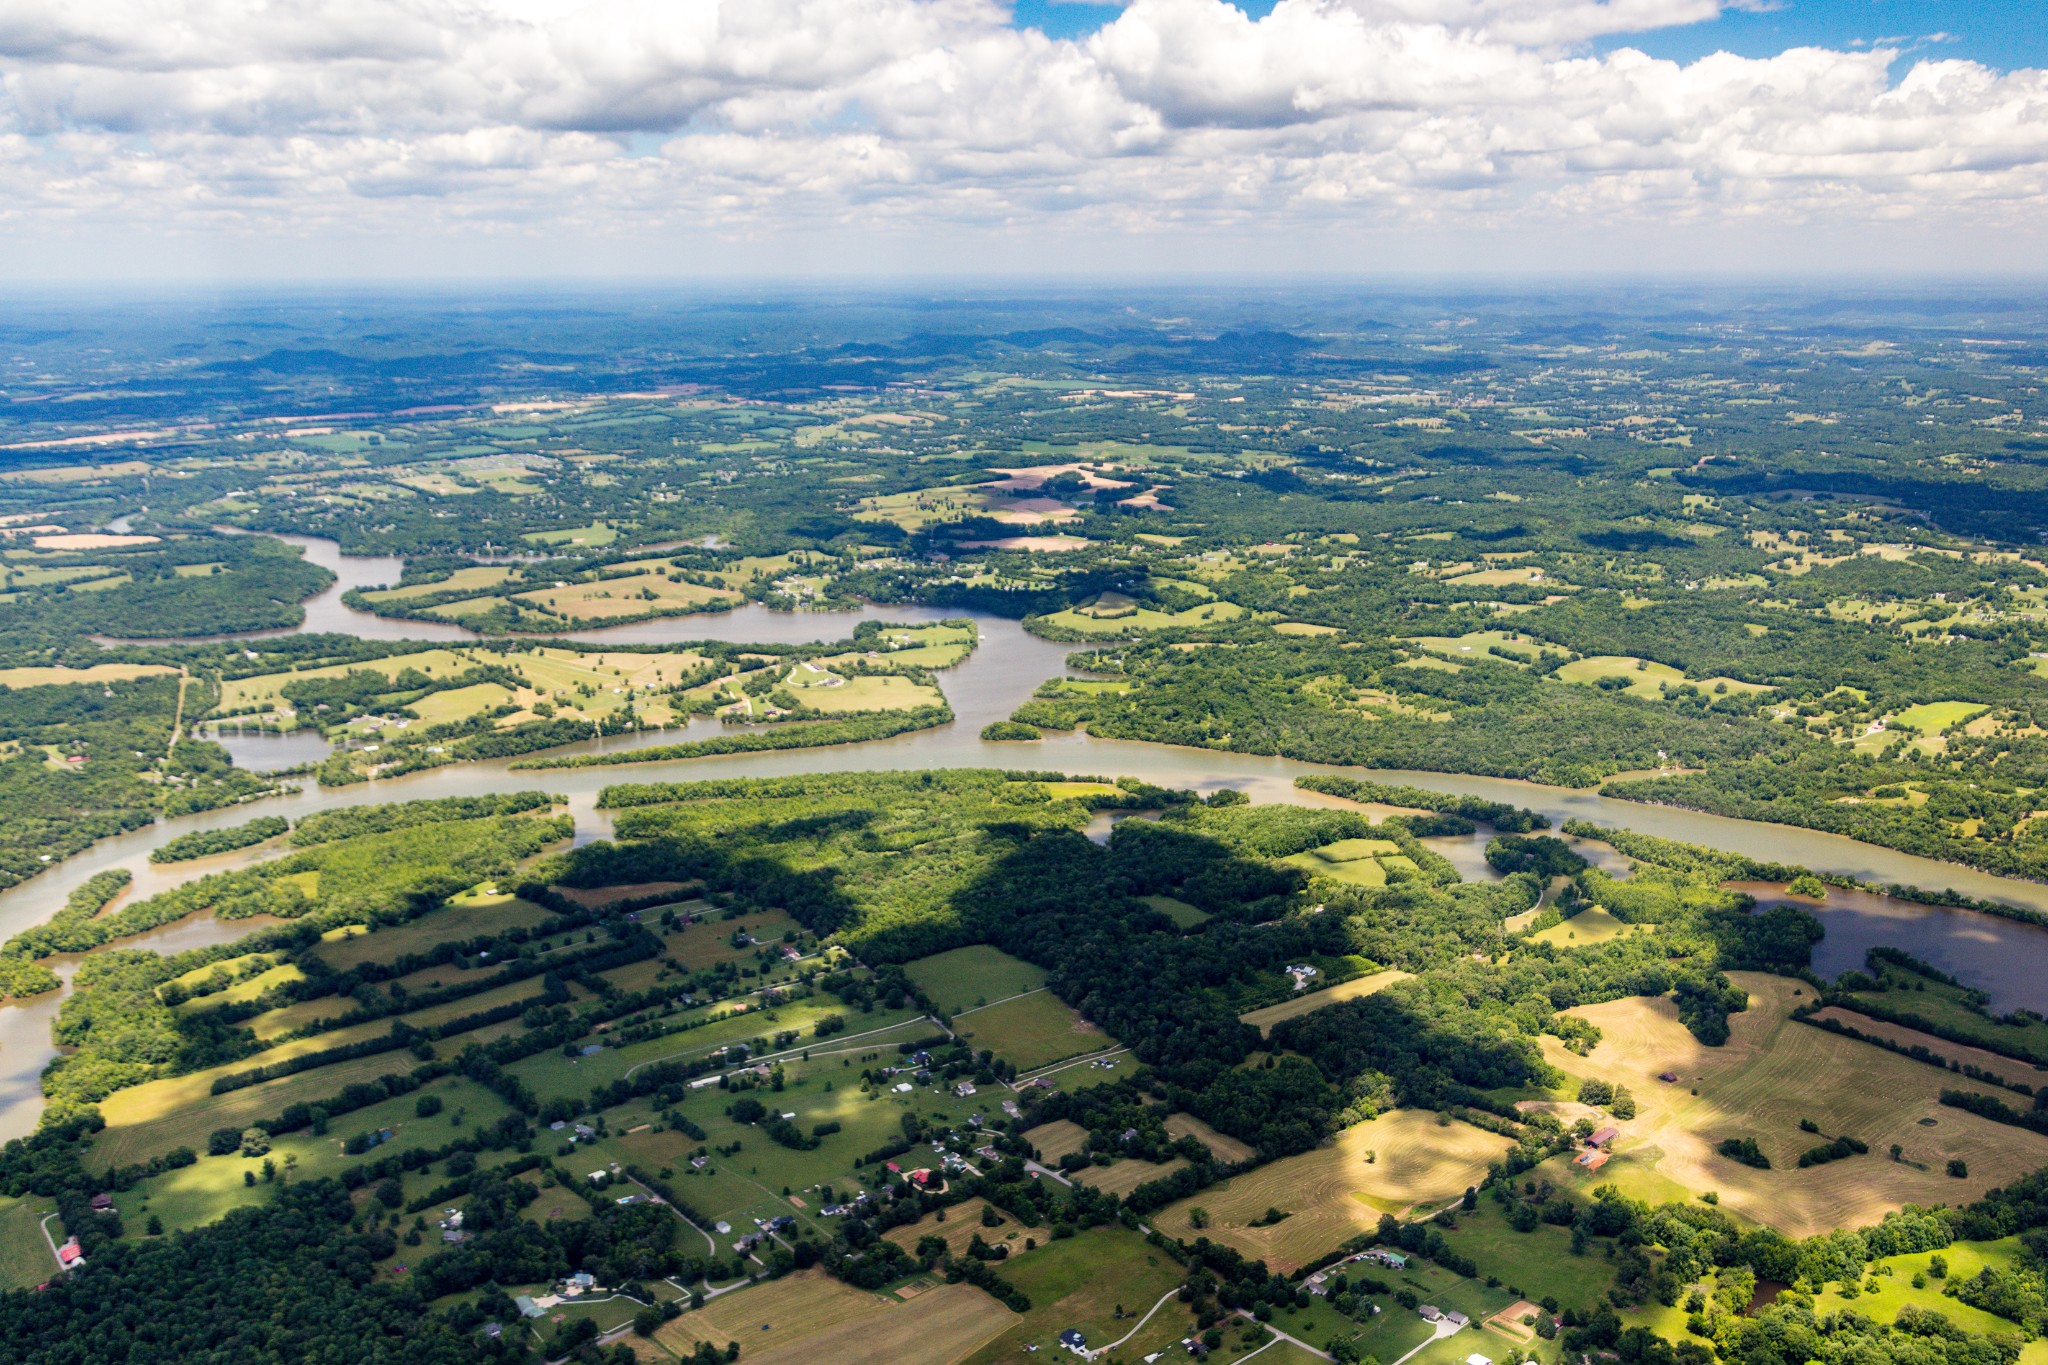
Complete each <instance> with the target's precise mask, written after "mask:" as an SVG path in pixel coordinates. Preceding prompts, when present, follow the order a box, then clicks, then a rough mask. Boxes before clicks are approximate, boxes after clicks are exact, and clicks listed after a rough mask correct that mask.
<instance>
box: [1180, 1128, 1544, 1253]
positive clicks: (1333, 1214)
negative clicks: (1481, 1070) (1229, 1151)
mask: <svg viewBox="0 0 2048 1365" xmlns="http://www.w3.org/2000/svg"><path fill="white" fill-rule="evenodd" d="M1509 1146H1510V1144H1509V1142H1508V1140H1507V1139H1506V1138H1504V1137H1501V1136H1499V1135H1498V1134H1495V1133H1489V1132H1486V1131H1485V1130H1484V1129H1480V1128H1474V1127H1472V1126H1471V1125H1470V1124H1464V1123H1458V1122H1456V1121H1452V1122H1451V1123H1449V1124H1446V1125H1440V1124H1439V1123H1438V1122H1437V1116H1436V1115H1435V1114H1433V1113H1429V1112H1427V1111H1425V1110H1419V1109H1396V1110H1393V1111H1392V1112H1390V1113H1386V1114H1382V1115H1380V1116H1379V1117H1378V1118H1376V1119H1372V1120H1371V1121H1369V1122H1366V1123H1358V1124H1353V1125H1352V1126H1351V1127H1349V1128H1346V1129H1344V1130H1343V1131H1342V1132H1340V1133H1338V1134H1337V1135H1336V1137H1335V1138H1334V1139H1333V1140H1332V1141H1331V1142H1330V1144H1329V1145H1327V1146H1324V1147H1319V1148H1317V1149H1316V1150H1315V1151H1312V1152H1303V1153H1302V1154H1301V1155H1299V1156H1290V1157H1283V1158H1281V1159H1280V1160H1278V1161H1275V1162H1271V1163H1269V1164H1267V1165H1265V1166H1261V1167H1259V1168H1258V1169H1256V1170H1254V1171H1251V1172H1249V1173H1247V1174H1245V1175H1240V1176H1234V1177H1232V1178H1231V1179H1230V1180H1227V1181H1225V1182H1224V1183H1223V1184H1221V1185H1217V1186H1213V1187H1211V1188H1209V1189H1206V1190H1203V1191H1201V1192H1200V1193H1198V1194H1195V1195H1193V1196H1191V1197H1189V1198H1187V1199H1183V1200H1181V1201H1180V1202H1179V1203H1176V1204H1172V1205H1169V1206H1168V1207H1167V1208H1165V1209H1162V1210H1161V1211H1160V1213H1159V1216H1158V1218H1157V1219H1156V1220H1155V1225H1156V1226H1157V1227H1158V1228H1159V1229H1160V1231H1162V1232H1164V1233H1166V1234H1167V1235H1169V1236H1173V1237H1180V1238H1183V1239H1186V1240H1193V1239H1194V1238H1195V1237H1197V1236H1207V1237H1208V1238H1210V1240H1212V1241H1217V1242H1222V1243H1224V1244H1225V1245H1227V1246H1231V1247H1235V1248H1236V1249H1237V1250H1239V1251H1240V1252H1242V1253H1244V1254H1245V1255H1246V1256H1252V1257H1259V1258H1262V1259H1264V1260H1265V1262H1266V1264H1267V1265H1269V1266H1271V1267H1273V1268H1275V1269H1277V1270H1280V1271H1282V1272H1283V1273H1284V1272H1286V1271H1289V1270H1292V1269H1294V1268H1295V1267H1296V1266H1299V1265H1303V1264H1305V1263H1307V1262H1309V1261H1312V1260H1314V1259H1315V1258H1316V1257H1318V1256H1320V1255H1322V1254H1323V1253H1324V1252H1326V1251H1330V1250H1332V1249H1334V1248H1335V1247H1337V1246H1338V1245H1339V1244H1340V1243H1342V1242H1343V1241H1344V1240H1345V1239H1346V1238H1349V1237H1354V1236H1357V1235H1358V1234H1359V1233H1362V1232H1370V1231H1372V1230H1373V1229H1375V1228H1377V1227H1378V1226H1379V1221H1380V1215H1381V1214H1382V1213H1391V1214H1394V1215H1395V1216H1397V1217H1401V1216H1405V1215H1407V1214H1408V1213H1409V1211H1410V1210H1411V1209H1417V1210H1419V1209H1434V1208H1438V1207H1441V1206H1442V1205H1443V1204H1446V1203H1449V1202H1450V1201H1451V1200H1453V1199H1455V1198H1457V1197H1458V1196H1459V1195H1461V1194H1463V1193H1464V1192H1465V1188H1466V1186H1468V1185H1476V1184H1478V1183H1479V1181H1480V1180H1481V1179H1482V1178H1483V1177H1484V1176H1485V1174H1486V1166H1487V1163H1488V1162H1490V1161H1492V1160H1493V1159H1494V1158H1495V1157H1497V1156H1499V1155H1500V1154H1501V1153H1502V1152H1504V1151H1506V1150H1507V1148H1508V1147H1509ZM1368 1154H1370V1155H1371V1156H1372V1160H1371V1161H1370V1162H1368V1161H1367V1160H1366V1157H1367V1155H1368ZM1194 1208H1203V1209H1206V1210H1207V1211H1208V1214H1209V1226H1208V1228H1207V1229H1206V1230H1205V1231H1202V1232H1198V1231H1197V1230H1196V1229H1195V1226H1194V1223H1193V1221H1192V1219H1191V1218H1190V1215H1189V1210H1190V1209H1194ZM1269 1208H1277V1209H1280V1210H1282V1211H1284V1212H1286V1213H1288V1214H1290V1215H1291V1216H1290V1217H1288V1218H1287V1219H1285V1220H1283V1221H1282V1222H1279V1223H1276V1224H1273V1225H1272V1226H1269V1227H1253V1226H1251V1223H1252V1220H1253V1219H1256V1218H1258V1217H1260V1216H1261V1215H1263V1214H1264V1213H1265V1212H1266V1210H1267V1209H1269Z"/></svg>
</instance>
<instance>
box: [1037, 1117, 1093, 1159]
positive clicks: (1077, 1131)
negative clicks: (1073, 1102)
mask: <svg viewBox="0 0 2048 1365" xmlns="http://www.w3.org/2000/svg"><path fill="white" fill-rule="evenodd" d="M1024 1140H1025V1141H1026V1142H1028V1143H1030V1144H1031V1145H1032V1146H1033V1147H1035V1148H1037V1149H1038V1159H1039V1160H1040V1161H1043V1162H1044V1163H1045V1164H1047V1165H1048V1166H1051V1165H1057V1164H1058V1162H1059V1159H1060V1158H1061V1157H1063V1156H1066V1155H1067V1154H1068V1153H1070V1152H1078V1151H1080V1150H1082V1149H1083V1148H1085V1147H1086V1146H1087V1145H1088V1130H1087V1129H1086V1128H1083V1127H1082V1126H1081V1125H1080V1124H1078V1123H1076V1122H1074V1121H1073V1120H1072V1119H1054V1120H1053V1121H1052V1122H1051V1123H1041V1124H1039V1125H1038V1126H1037V1127H1036V1128H1027V1129H1025V1131H1024Z"/></svg>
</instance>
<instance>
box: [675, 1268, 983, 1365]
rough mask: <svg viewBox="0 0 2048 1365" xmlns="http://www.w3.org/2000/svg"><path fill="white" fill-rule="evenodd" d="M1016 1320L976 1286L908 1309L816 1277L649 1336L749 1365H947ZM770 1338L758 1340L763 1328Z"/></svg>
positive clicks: (752, 1293)
mask: <svg viewBox="0 0 2048 1365" xmlns="http://www.w3.org/2000/svg"><path fill="white" fill-rule="evenodd" d="M1016 1320H1017V1318H1016V1314H1014V1313H1012V1312H1010V1310H1009V1309H1007V1308H1005V1307H1003V1306H1002V1305H1001V1304H999V1303H997V1302H996V1301H995V1300H994V1299H992V1298H990V1297H989V1296H988V1295H986V1294H984V1293H982V1292H981V1291H980V1290H979V1289H976V1288H974V1287H973V1286H972V1285H965V1284H952V1285H941V1286H939V1287H938V1288H935V1289H928V1290H926V1291H924V1292H923V1293H921V1294H919V1295H917V1296H916V1298H915V1299H913V1300H911V1301H909V1302H904V1301H902V1300H900V1299H892V1298H890V1297H885V1296H883V1295H879V1294H870V1293H867V1292H866V1291H864V1290H859V1289H855V1288H853V1287H852V1286H850V1285H846V1284H841V1283H840V1282H839V1281H837V1280H834V1279H830V1278H828V1277H827V1276H826V1274H825V1272H824V1271H822V1270H800V1271H798V1272H797V1273H796V1274H794V1275H790V1276H787V1277H785V1278H783V1279H780V1280H772V1281H770V1282H769V1283H767V1284H764V1285H758V1286H755V1287H754V1288H751V1289H743V1290H741V1291H739V1292H738V1293H736V1294H728V1295H725V1296H723V1297H720V1298H717V1299H713V1300H712V1301H711V1302H710V1303H707V1304H705V1305H704V1306H703V1307H702V1308H699V1309H697V1310H695V1311H694V1312H689V1313H685V1314H683V1315H682V1316H681V1317H679V1318H677V1319H676V1320H675V1321H674V1322H671V1323H669V1324H668V1325H667V1326H666V1327H664V1328H662V1329H661V1331H659V1332H658V1333H656V1334H655V1340H656V1341H657V1342H658V1343H660V1344H661V1345H663V1346H666V1347H668V1348H669V1349H670V1350H672V1351H674V1352H675V1353H676V1354H677V1355H687V1354H689V1353H690V1352H691V1351H693V1350H695V1349H696V1347H697V1343H698V1342H700V1341H708V1342H710V1343H711V1344H712V1345H713V1346H715V1347H717V1348H719V1349H721V1350H723V1349H724V1347H725V1345H726V1343H727V1342H732V1341H737V1342H739V1343H740V1344H741V1347H742V1349H743V1350H744V1351H745V1353H746V1360H747V1362H748V1365H811V1362H816V1361H826V1360H829V1361H832V1362H834V1365H893V1362H898V1361H901V1362H905V1363H906V1365H951V1362H953V1361H957V1360H964V1359H965V1358H966V1357H968V1356H970V1355H972V1354H974V1352H975V1351H976V1350H977V1349H979V1348H980V1347H981V1346H982V1345H984V1344H985V1343H987V1342H988V1341H989V1340H990V1339H991V1338H993V1337H995V1336H996V1335H998V1334H999V1333H1001V1332H1002V1331H1003V1330H1004V1329H1005V1328H1007V1327H1009V1326H1011V1325H1012V1324H1013V1323H1015V1322H1016ZM764 1327H765V1328H766V1329H767V1330H766V1331H763V1330H762V1329H763V1328H764Z"/></svg>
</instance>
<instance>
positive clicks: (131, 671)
mask: <svg viewBox="0 0 2048 1365" xmlns="http://www.w3.org/2000/svg"><path fill="white" fill-rule="evenodd" d="M177 671H178V670H177V669H175V668H172V667H171V666H170V665H168V664H94V665H92V666H91V667H90V668H0V687H58V686H62V685H64V684H66V683H110V682H127V681H129V680H130V679H133V678H147V677H150V676H151V675H154V674H164V673H176V672H177Z"/></svg>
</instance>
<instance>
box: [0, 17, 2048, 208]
mask: <svg viewBox="0 0 2048 1365" xmlns="http://www.w3.org/2000/svg"><path fill="white" fill-rule="evenodd" d="M1721 8H1722V6H1721V4H1720V3H1719V0H1561V2H1560V0H1280V3H1279V4H1278V5H1277V6H1276V7H1275V8H1274V10H1273V12H1272V13H1271V14H1270V15H1269V16H1267V17H1266V18H1264V19H1261V20H1258V21H1256V22H1255V21H1253V20H1251V19H1249V18H1247V17H1246V15H1245V14H1244V13H1243V12H1242V11H1240V10H1237V9H1235V8H1233V7H1231V6H1230V5H1227V4H1224V3H1221V2H1220V0H1132V2H1131V3H1130V4H1129V5H1128V6H1127V7H1126V8H1125V9H1124V11H1123V12H1122V13H1121V14H1120V15H1118V16H1117V17H1116V18H1115V19H1114V21H1113V22H1111V23H1110V24H1108V25H1106V26H1105V27H1104V28H1102V29H1101V30H1100V31H1099V32H1097V33H1095V34H1094V35H1092V36H1090V37H1088V38H1086V39H1083V40H1080V41H1076V42H1065V41H1054V40H1051V39H1048V38H1046V37H1044V36H1043V35H1041V34H1038V33H1036V32H1031V31H1020V30H1018V29H1016V28H1014V27H1013V26H1012V25H1011V24H1010V23H1009V20H1008V14H1007V11H1006V9H1005V8H1004V7H1003V6H1002V5H999V4H998V3H996V0H182V2H181V0H72V2H71V3H68V4H65V5H62V6H58V5H53V4H51V3H49V0H0V174H4V176H5V179H6V184H7V190H8V193H7V195H6V196H5V197H4V199H0V223H4V224H5V225H6V227H7V230H8V232H9V233H10V234H11V236H12V238H13V239H14V240H16V241H20V240H24V239H33V238H34V237H35V235H36V234H38V233H41V234H45V235H48V236H53V237H54V236H60V235H62V234H65V233H67V232H69V231H72V230H74V229H75V228H78V227H81V226H92V227H95V228H109V229H120V228H122V227H123V226H129V227H136V228H139V229H146V230H147V231H149V232H153V233H176V232H179V231H181V230H184V231H190V232H194V233H211V234H234V233H243V234H262V233H287V234H293V235H296V236H301V237H305V238H308V239H309V240H310V239H316V238H318V237H319V236H320V235H321V234H322V233H332V232H344V231H345V232H365V231H374V232H383V233H389V234H392V235H394V236H397V237H401V238H403V237H407V236H411V237H415V238H421V239H425V238H433V237H436V236H444V235H445V234H447V233H449V232H453V231H457V230H458V229H459V230H464V231H474V230H489V231H493V232H499V233H519V232H526V233H530V234H534V235H536V236H539V237H551V236H552V237H559V236H561V235H563V234H581V235H583V236H584V237H591V238H602V237H604V236H605V235H607V234H611V235H631V234H636V233H643V234H644V233H661V232H676V231H712V232H727V233H737V234H760V233H779V232H790V231H810V230H817V231H847V232H873V233H882V234H890V233H895V234H910V235H911V236H912V237H915V236H917V235H920V234H922V235H925V236H935V237H942V236H944V235H946V234H948V233H954V232H962V231H971V230H982V229H989V228H1000V229H1004V230H1021V231H1049V232H1056V233H1058V232H1079V233H1084V234H1085V233H1094V234H1105V233H1117V232H1146V233H1159V232H1168V233H1174V234H1180V235H1182V236H1183V237H1187V238H1190V239H1192V238H1194V237H1199V236H1200V235H1201V234H1204V233H1212V234H1224V235H1227V234H1238V237H1237V238H1236V239H1237V240H1241V235H1242V234H1243V233H1244V232H1246V231H1255V232H1256V231H1267V232H1296V233H1304V234H1309V235H1313V234H1315V233H1319V232H1326V231H1330V230H1338V231H1352V232H1356V231H1366V230H1373V229H1376V228H1384V229H1390V230H1391V229H1393V228H1397V227H1398V228H1399V229H1401V230H1415V229H1418V228H1423V229H1430V228H1434V229H1440V230H1444V231H1455V232H1461V233H1470V232H1478V233H1485V232H1516V233H1528V232H1531V231H1539V232H1545V231H1547V232H1559V233H1570V232H1573V231H1580V230H1587V229H1589V228H1590V227H1591V226H1595V225H1597V227H1598V228H1599V229H1600V230H1602V231H1608V230H1612V229H1613V228H1614V227H1615V226H1616V225H1617V224H1622V225H1627V224H1634V225H1636V226H1637V227H1638V228H1639V229H1640V230H1642V231H1644V232H1645V233H1654V232H1656V231H1658V230H1659V229H1661V228H1663V227H1665V226H1668V225H1670V224H1672V223H1674V222H1692V223H1703V224H1705V223H1712V222H1716V221H1720V222H1725V223H1728V224H1731V225H1733V224H1752V225H1753V224H1758V223H1766V224H1769V225H1772V226H1775V227H1781V228H1784V227H1796V226H1799V225H1801V224H1808V223H1816V222H1821V221H1825V222H1827V223H1828V224H1829V225H1830V227H1831V229H1833V230H1839V229H1840V228H1841V227H1842V226H1843V225H1844V224H1850V225H1853V224H1855V223H1868V224H1872V225H1882V224H1896V223H1898V222H1901V221H1912V222H1924V223H1929V224H1950V225H1953V224H1955V223H1957V222H1959V221H1968V222H1971V223H1975V224H1977V225H1980V226H1988V227H1991V228H1996V227H1998V226H2000V225H2003V224H2027V225H2031V224H2032V223H2035V222H2039V221H2043V219H2044V214H2043V209H2044V207H2048V205H2044V197H2048V74H2044V73H2043V72H2040V71H2017V72H2012V73H2005V74H2001V73H1998V72H1994V71H1992V70H1989V69H1987V68H1984V67H1982V66H1978V65H1975V64H1973V63H1969V62H1961V61H1935V60H1923V61H1918V62H1916V63H1914V64H1912V65H1910V66H1907V67H1904V68H1903V74H1902V75H1897V76H1896V78H1895V76H1894V71H1895V65H1894V64H1895V59H1896V58H1897V57H1898V55H1899V54H1898V52H1897V51H1896V50H1895V49H1891V48H1879V49H1876V50H1858V51H1827V50H1821V49H1814V48H1805V49H1795V50H1792V51H1788V52H1785V53H1782V54H1780V55H1778V56H1775V57H1771V58H1768V59H1750V58H1742V57H1735V56H1731V55H1727V54H1719V55H1715V56H1711V57H1707V58H1704V59H1702V60H1699V61H1696V62H1693V63H1691V64H1689V65H1679V64H1676V63H1672V62H1667V61H1658V60H1653V59H1651V58H1649V57H1647V56H1644V55H1643V54H1642V53H1640V52H1637V51H1634V50H1632V49H1630V48H1627V47H1621V48H1618V49H1617V50H1614V51H1611V52H1609V53H1607V54H1605V55H1594V54H1593V53H1591V52H1590V51H1589V50H1588V48H1587V47H1586V46H1585V45H1586V43H1587V42H1588V41H1589V40H1590V39H1593V38H1596V37H1612V36H1614V35H1624V34H1628V33H1636V32H1644V31H1649V30H1652V29H1656V28H1660V27H1665V26H1669V25H1676V24H1688V23H1694V22H1699V21H1701V20H1705V19H1710V18H1712V17H1713V16H1714V15H1715V14H1716V13H1718V12H1719V10H1720V9H1721ZM2029 231H2032V228H2031V227H2029Z"/></svg>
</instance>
